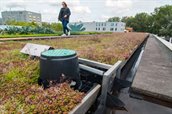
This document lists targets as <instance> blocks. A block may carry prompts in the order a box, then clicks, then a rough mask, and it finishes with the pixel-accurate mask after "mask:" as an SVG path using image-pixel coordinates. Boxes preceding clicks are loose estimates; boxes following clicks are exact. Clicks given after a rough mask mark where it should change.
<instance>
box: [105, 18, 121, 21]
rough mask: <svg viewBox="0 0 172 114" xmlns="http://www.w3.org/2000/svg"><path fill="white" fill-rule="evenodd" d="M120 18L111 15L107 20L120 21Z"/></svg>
mask: <svg viewBox="0 0 172 114" xmlns="http://www.w3.org/2000/svg"><path fill="white" fill-rule="evenodd" d="M120 20H121V19H120V18H119V17H112V18H109V19H108V22H120Z"/></svg>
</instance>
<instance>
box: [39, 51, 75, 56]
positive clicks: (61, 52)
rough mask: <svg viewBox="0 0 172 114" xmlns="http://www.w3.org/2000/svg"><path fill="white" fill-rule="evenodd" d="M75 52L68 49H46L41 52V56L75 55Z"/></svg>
mask: <svg viewBox="0 0 172 114" xmlns="http://www.w3.org/2000/svg"><path fill="white" fill-rule="evenodd" d="M75 54H76V52H75V51H74V50H69V49H56V50H48V51H45V52H43V53H42V55H43V56H49V57H65V56H72V55H75Z"/></svg>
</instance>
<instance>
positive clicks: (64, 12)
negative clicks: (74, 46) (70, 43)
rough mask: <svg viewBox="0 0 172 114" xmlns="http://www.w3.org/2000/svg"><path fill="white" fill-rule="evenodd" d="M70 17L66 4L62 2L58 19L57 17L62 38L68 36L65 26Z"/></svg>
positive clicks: (68, 32) (67, 29)
mask: <svg viewBox="0 0 172 114" xmlns="http://www.w3.org/2000/svg"><path fill="white" fill-rule="evenodd" d="M70 15H71V12H70V9H69V8H68V6H67V4H66V2H62V8H61V10H60V13H59V17H58V19H59V21H61V22H62V25H63V33H64V34H63V35H62V36H70V30H69V28H68V27H67V24H68V23H69V18H70Z"/></svg>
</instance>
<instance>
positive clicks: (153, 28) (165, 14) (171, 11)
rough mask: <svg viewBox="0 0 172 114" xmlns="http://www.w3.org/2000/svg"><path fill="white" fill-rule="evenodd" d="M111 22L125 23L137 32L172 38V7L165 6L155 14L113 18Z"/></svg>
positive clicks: (110, 19)
mask: <svg viewBox="0 0 172 114" xmlns="http://www.w3.org/2000/svg"><path fill="white" fill-rule="evenodd" d="M108 21H109V22H115V21H117V22H119V21H121V22H125V23H126V26H127V27H132V28H133V29H134V31H136V32H149V33H154V34H158V35H160V36H165V37H172V5H165V6H161V7H158V8H155V9H154V12H152V13H150V14H148V13H145V12H143V13H138V14H136V15H135V16H131V17H127V16H126V17H122V18H120V17H112V18H109V19H108Z"/></svg>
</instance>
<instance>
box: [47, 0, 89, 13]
mask: <svg viewBox="0 0 172 114" xmlns="http://www.w3.org/2000/svg"><path fill="white" fill-rule="evenodd" d="M62 2H63V0H58V1H51V2H50V3H49V5H50V6H55V7H57V6H58V7H61V3H62ZM65 2H66V3H67V4H68V6H69V8H70V9H71V10H72V12H74V13H81V14H83V13H91V10H90V8H89V7H88V6H85V5H82V4H81V2H80V0H66V1H65Z"/></svg>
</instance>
